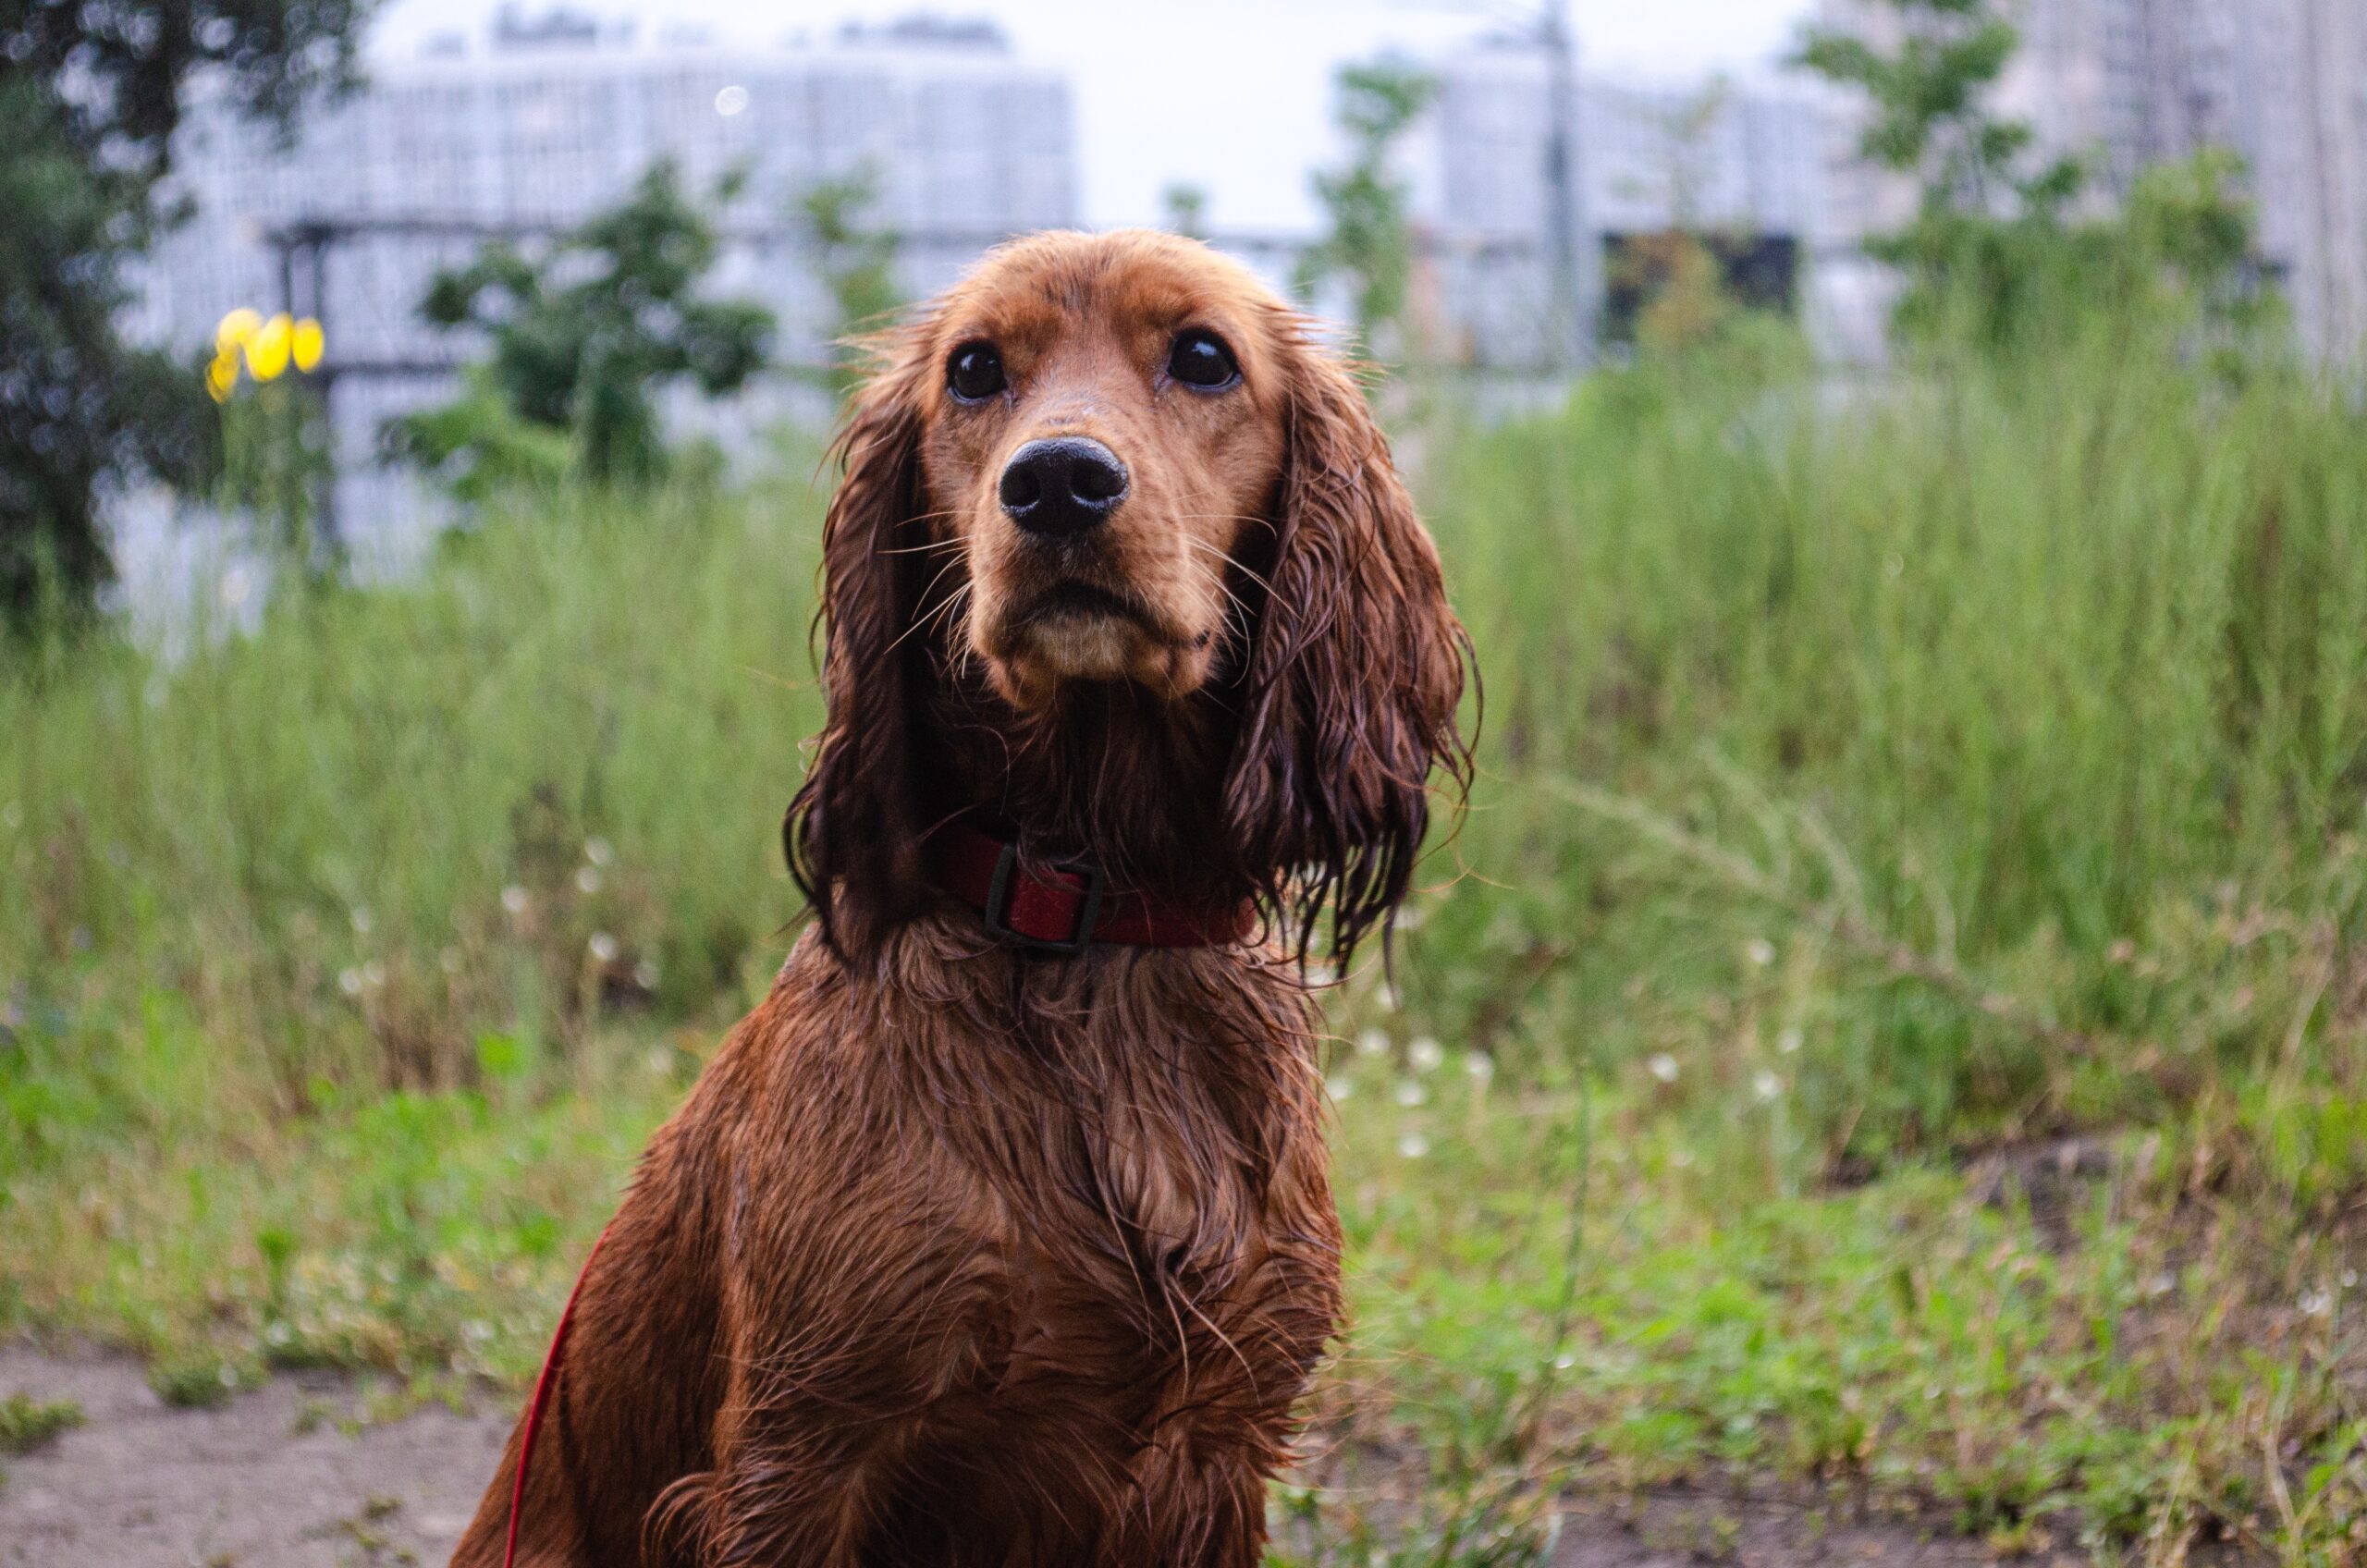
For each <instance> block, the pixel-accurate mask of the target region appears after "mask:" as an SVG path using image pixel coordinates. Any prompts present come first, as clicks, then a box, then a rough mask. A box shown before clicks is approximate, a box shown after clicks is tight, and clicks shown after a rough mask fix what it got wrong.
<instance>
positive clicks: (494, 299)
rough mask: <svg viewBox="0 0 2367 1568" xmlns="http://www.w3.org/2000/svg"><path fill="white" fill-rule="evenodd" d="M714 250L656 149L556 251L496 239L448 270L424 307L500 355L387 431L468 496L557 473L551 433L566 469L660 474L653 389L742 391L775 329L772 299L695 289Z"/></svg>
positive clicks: (587, 475) (641, 481)
mask: <svg viewBox="0 0 2367 1568" xmlns="http://www.w3.org/2000/svg"><path fill="white" fill-rule="evenodd" d="M731 189H732V187H731V182H729V181H727V182H726V184H725V186H724V187H723V188H721V189H719V190H717V192H716V195H717V200H718V201H720V200H726V199H728V198H729V196H730V193H731ZM716 255H717V240H716V236H715V231H714V228H713V227H712V226H711V225H710V224H709V223H708V221H707V219H706V217H705V214H702V213H701V211H700V210H699V208H698V206H697V205H696V204H694V203H693V202H692V201H690V200H689V199H688V198H686V197H685V196H684V195H683V194H682V191H681V184H680V181H679V179H678V177H677V175H676V171H675V169H674V166H673V165H672V164H670V163H667V162H661V163H659V164H657V165H655V166H654V167H652V168H651V169H650V170H649V172H648V173H647V174H645V175H644V176H643V177H642V178H641V179H640V181H639V182H638V183H637V184H636V185H635V186H634V187H633V190H632V193H631V194H630V195H629V196H628V197H627V198H626V199H625V200H624V201H623V202H620V203H619V205H617V206H615V207H613V208H611V209H609V210H608V211H607V212H603V213H599V214H595V215H594V216H593V217H592V218H591V219H590V220H589V221H588V222H586V223H585V224H584V225H583V227H580V228H577V229H574V230H572V231H570V233H568V234H565V235H562V236H561V237H560V238H559V239H558V241H557V242H556V243H554V244H553V245H552V246H551V247H550V249H549V250H548V251H547V252H546V253H545V254H543V255H541V256H539V257H536V258H532V259H530V258H529V257H527V256H526V255H524V254H522V253H521V251H518V250H517V249H516V248H515V247H513V246H511V245H509V244H507V243H496V244H492V245H488V246H486V247H485V248H484V251H482V252H481V253H480V254H479V256H478V258H477V260H476V261H475V263H472V265H470V266H467V267H465V268H462V269H460V270H459V271H456V272H446V273H440V274H438V275H437V276H436V277H435V280H434V282H433V283H431V284H430V285H429V287H428V291H427V296H426V298H425V299H424V300H423V301H422V302H421V305H420V311H421V313H422V314H423V316H425V317H426V319H427V320H428V321H429V322H431V323H432V324H434V325H436V326H439V327H443V328H445V329H447V330H451V331H460V330H474V331H476V332H479V333H482V334H484V336H485V337H487V338H489V339H490V341H491V343H492V349H493V351H492V356H491V358H490V361H488V362H487V363H486V365H485V366H484V369H483V371H482V372H481V373H480V374H474V375H472V377H471V378H470V380H469V383H468V386H467V387H466V389H465V390H464V392H463V393H462V395H461V397H460V398H458V399H457V400H455V401H454V402H451V403H448V404H446V405H444V406H443V407H441V408H437V409H431V410H424V411H423V412H420V413H416V414H412V415H408V416H405V417H404V418H401V419H399V420H397V421H395V422H394V423H392V424H391V425H390V426H389V428H388V431H387V439H388V442H389V445H390V446H391V447H392V448H393V449H394V450H395V451H396V452H397V453H399V454H400V455H402V456H405V457H408V458H410V459H411V460H413V461H415V462H418V463H420V464H421V465H422V466H423V467H425V468H427V469H428V470H430V471H431V472H435V473H436V474H438V475H439V476H440V477H442V478H443V479H444V480H445V482H446V483H447V484H449V485H450V486H451V487H452V488H453V489H454V490H455V492H456V493H458V494H460V495H463V496H482V495H484V493H485V492H486V491H487V490H489V489H491V488H495V487H497V486H498V485H500V484H506V483H509V482H511V481H514V480H516V479H519V478H521V477H535V478H545V477H548V476H549V475H550V473H551V471H552V469H553V467H554V466H555V465H553V463H552V462H551V460H550V459H552V457H553V456H554V454H555V451H556V447H555V446H554V441H555V440H557V441H564V442H565V444H566V447H567V452H568V459H567V462H566V463H565V465H564V470H565V472H572V473H576V474H580V475H581V476H582V477H583V479H585V480H587V481H589V482H590V483H592V484H602V485H607V484H618V485H626V486H636V485H645V484H651V483H653V482H655V481H656V480H657V479H659V478H660V477H662V476H663V475H664V474H665V472H666V471H667V467H668V452H667V448H666V444H665V436H664V431H663V429H662V427H661V422H660V420H659V417H658V410H657V403H656V398H657V395H658V393H659V392H660V391H661V390H662V389H663V388H664V387H665V386H667V385H668V384H669V383H673V382H678V381H683V380H688V381H690V382H691V383H693V385H695V386H697V387H698V388H699V390H700V391H702V392H704V393H705V395H707V396H708V397H711V398H712V397H720V396H723V395H724V394H727V393H730V392H733V391H737V390H738V389H739V388H740V387H741V386H743V385H745V384H746V382H747V381H748V379H749V378H750V377H751V376H753V375H754V374H756V372H757V371H759V370H761V369H762V368H763V367H764V363H765V359H766V354H767V349H768V347H769V344H770V341H771V337H772V332H773V318H772V313H771V312H769V311H767V310H766V309H765V307H763V306H762V305H758V304H755V303H753V302H750V301H746V300H708V299H703V298H701V297H700V295H699V292H698V290H699V285H700V284H701V282H702V281H703V280H704V279H705V276H706V274H707V273H708V271H709V270H710V269H712V267H713V266H714V264H715V260H716Z"/></svg>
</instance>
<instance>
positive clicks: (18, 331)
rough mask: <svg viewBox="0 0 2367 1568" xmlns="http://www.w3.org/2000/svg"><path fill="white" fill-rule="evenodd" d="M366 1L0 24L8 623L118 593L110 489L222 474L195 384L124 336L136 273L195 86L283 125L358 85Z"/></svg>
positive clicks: (206, 0) (2, 16) (2, 451)
mask: <svg viewBox="0 0 2367 1568" xmlns="http://www.w3.org/2000/svg"><path fill="white" fill-rule="evenodd" d="M370 8H371V6H370V0H303V3H296V0H195V3H189V4H181V3H173V4H165V3H147V4H140V3H130V4H121V5H108V6H90V5H85V4H80V3H78V0H9V3H7V4H5V5H0V61H5V62H6V65H5V68H0V140H5V142H6V146H7V148H8V155H7V157H6V159H5V160H0V204H5V210H6V212H7V214H8V222H7V223H6V225H5V226H0V619H6V620H8V621H10V622H12V623H14V624H18V625H20V626H21V625H24V624H26V623H27V621H28V618H29V617H30V616H31V614H32V613H33V612H34V611H35V609H36V608H37V606H40V605H41V604H42V603H43V602H46V601H55V602H57V603H60V604H63V605H66V606H88V605H89V603H90V601H91V595H92V592H93V591H94V590H95V589H96V588H97V587H98V586H99V585H100V584H102V583H103V582H105V581H106V580H107V578H108V577H109V575H110V573H111V570H112V569H111V565H110V562H109V559H108V555H107V549H106V543H105V540H104V536H103V533H102V529H101V525H100V521H99V516H98V507H99V499H100V496H102V495H103V494H104V491H105V490H106V489H107V488H108V487H110V486H112V485H117V484H126V483H130V482H133V481H136V480H138V479H140V478H141V477H149V478H155V479H161V480H164V481H166V482H168V483H173V484H180V485H184V486H191V485H196V484H202V483H204V482H205V480H206V479H207V478H208V476H210V475H211V474H212V473H213V472H214V471H215V466H216V463H217V461H218V456H219V454H218V446H217V435H216V432H215V420H214V418H213V415H212V411H211V410H210V409H209V408H208V406H207V404H206V402H205V399H204V398H203V396H202V392H201V390H200V386H199V382H198V377H197V374H196V372H195V370H194V368H193V367H183V366H178V365H176V364H175V363H174V362H173V361H171V360H170V359H169V358H168V357H167V356H166V355H163V354H160V353H156V352H153V351H150V350H145V349H136V348H133V347H130V346H129V345H127V344H126V343H124V342H123V341H122V339H121V338H120V337H118V336H117V330H116V325H115V318H116V313H117V310H118V309H119V308H120V307H121V305H122V304H123V302H124V300H125V286H124V281H123V272H124V268H125V266H126V265H127V264H128V263H130V262H132V261H133V260H135V259H136V258H137V257H138V256H139V255H140V254H141V252H142V251H144V250H145V248H146V247H147V245H148V243H149V241H150V240H151V239H152V238H153V236H154V234H155V233H156V232H157V230H158V229H159V227H162V226H163V225H165V224H166V223H168V222H170V221H171V219H172V217H173V215H174V214H172V213H170V212H168V211H166V210H165V209H164V208H163V207H162V206H161V204H160V203H159V202H158V199H157V186H158V182H159V181H160V180H161V179H162V178H164V177H165V175H166V174H167V173H168V172H169V170H170V165H171V141H172V135H173V131H174V129H175V128H176V127H177V126H178V124H179V123H180V116H181V109H182V104H181V94H182V89H183V86H184V84H185V83H186V82H187V81H188V80H190V78H191V77H192V76H193V75H195V74H197V73H199V72H201V71H204V72H212V73H218V74H219V76H220V78H221V80H223V82H224V84H225V91H226V92H228V93H229V94H230V95H231V97H232V99H233V100H234V101H235V102H238V103H239V104H244V105H245V106H246V107H247V108H248V109H249V110H251V112H253V113H256V114H259V115H265V116H273V117H275V118H276V119H278V120H279V121H280V122H281V123H283V124H285V123H286V122H287V121H288V118H289V116H292V115H293V113H294V112H295V110H296V109H297V108H298V107H299V106H300V104H302V103H303V102H304V101H305V100H306V99H307V98H308V97H309V96H311V95H312V94H313V93H316V92H322V91H326V90H334V89H337V88H340V87H342V86H344V85H346V84H348V83H350V80H352V75H353V67H354V47H355V41H356V38H357V35H358V33H359V31H360V29H361V26H362V21H363V20H364V19H365V18H366V17H367V15H368V13H369V11H370Z"/></svg>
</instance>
